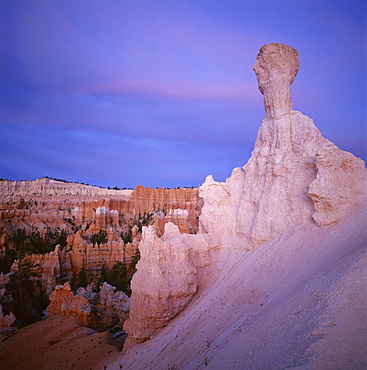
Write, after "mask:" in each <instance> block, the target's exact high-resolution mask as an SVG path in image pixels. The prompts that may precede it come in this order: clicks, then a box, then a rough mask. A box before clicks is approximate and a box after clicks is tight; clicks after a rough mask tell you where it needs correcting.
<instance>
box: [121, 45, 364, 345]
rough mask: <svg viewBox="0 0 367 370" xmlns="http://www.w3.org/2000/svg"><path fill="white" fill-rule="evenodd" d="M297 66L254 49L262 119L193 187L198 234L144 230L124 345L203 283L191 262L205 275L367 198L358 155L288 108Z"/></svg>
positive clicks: (285, 53) (290, 52) (276, 51)
mask: <svg viewBox="0 0 367 370" xmlns="http://www.w3.org/2000/svg"><path fill="white" fill-rule="evenodd" d="M298 68H299V61H298V53H297V52H296V50H294V49H293V48H291V47H289V46H286V45H283V44H269V45H265V46H263V47H262V48H261V49H260V52H259V54H258V56H257V61H256V63H255V65H254V70H255V73H256V77H257V80H258V83H259V90H260V91H261V93H262V94H263V95H264V106H265V118H264V120H263V122H262V124H261V126H260V129H259V132H258V135H257V139H256V143H255V148H254V151H253V152H252V156H251V158H250V160H249V161H248V163H247V164H246V165H245V166H244V167H243V168H236V169H234V170H233V172H232V175H231V176H230V177H229V178H228V179H227V180H226V181H225V182H216V181H214V179H213V177H212V176H208V177H207V178H206V180H205V183H204V184H203V185H202V186H201V187H200V189H199V194H200V196H201V197H202V198H203V200H204V206H203V208H202V210H201V216H200V220H199V234H198V235H185V236H183V235H178V230H177V228H174V227H173V226H169V227H168V228H167V229H166V231H165V234H164V235H163V236H162V238H161V239H158V238H157V237H156V236H155V234H154V230H153V229H152V228H149V229H148V230H145V232H144V233H143V240H142V242H141V244H140V246H139V249H140V251H141V260H140V261H139V263H138V266H137V273H136V274H135V275H134V278H133V281H132V291H133V293H132V298H131V311H130V318H129V320H128V321H127V322H126V323H125V330H126V331H127V333H128V334H129V337H128V339H127V342H126V345H127V346H129V345H132V344H134V343H137V342H141V341H144V340H146V339H148V338H151V337H152V335H154V333H156V331H157V330H159V329H160V328H162V327H163V326H165V325H166V324H167V322H168V321H169V320H170V319H172V318H173V317H174V316H176V315H177V314H178V313H179V311H180V310H182V309H183V308H184V307H185V305H186V304H187V303H188V302H189V301H190V299H192V296H193V295H194V294H195V291H196V290H197V289H200V288H201V287H202V286H203V285H205V284H207V283H208V279H209V278H208V277H207V276H205V275H204V274H203V269H202V268H201V267H199V266H198V264H200V265H201V266H205V265H206V263H208V261H211V262H213V263H212V264H211V265H210V269H208V271H211V272H213V271H214V270H215V269H216V268H217V269H220V268H221V266H224V265H223V261H224V260H225V259H226V258H227V257H228V256H229V255H230V253H231V250H236V253H237V254H238V251H241V250H243V251H244V252H245V251H247V250H251V249H254V248H257V247H259V246H260V245H261V244H263V243H265V242H267V241H269V240H271V239H273V238H274V237H276V236H278V235H280V234H281V233H283V232H285V231H286V230H288V229H291V228H294V227H295V226H297V225H314V224H315V223H316V224H317V225H319V226H327V225H329V224H331V223H335V222H338V220H339V219H340V218H341V217H342V216H344V215H345V214H347V213H348V212H349V211H351V210H352V209H353V206H355V205H356V204H358V203H360V202H362V201H363V200H364V199H366V197H367V189H366V183H367V170H366V168H365V166H364V163H363V161H361V160H360V159H358V158H355V157H354V156H353V155H352V154H350V153H346V152H343V151H342V150H340V149H338V148H336V147H335V145H334V144H332V143H331V142H330V141H329V140H327V139H325V138H323V137H322V135H321V133H320V131H319V130H318V129H317V128H316V126H315V125H314V123H313V121H312V120H311V119H310V118H309V117H307V116H304V115H303V114H301V113H300V112H297V111H293V110H292V109H291V108H292V103H291V100H290V84H291V83H292V82H293V80H294V78H295V76H296V74H297V71H298ZM213 254H214V255H215V256H214V257H213ZM166 256H167V259H166ZM168 257H169V259H168ZM198 261H200V263H199V262H198ZM209 263H210V262H209ZM213 275H214V274H212V276H213ZM214 279H215V277H214Z"/></svg>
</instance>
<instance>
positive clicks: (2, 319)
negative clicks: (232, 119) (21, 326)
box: [0, 304, 16, 333]
mask: <svg viewBox="0 0 367 370" xmlns="http://www.w3.org/2000/svg"><path fill="white" fill-rule="evenodd" d="M15 321H16V317H15V315H14V314H13V312H10V314H8V315H4V312H3V306H2V305H1V304H0V333H1V332H3V331H4V330H7V329H9V328H11V327H12V326H14V324H15Z"/></svg>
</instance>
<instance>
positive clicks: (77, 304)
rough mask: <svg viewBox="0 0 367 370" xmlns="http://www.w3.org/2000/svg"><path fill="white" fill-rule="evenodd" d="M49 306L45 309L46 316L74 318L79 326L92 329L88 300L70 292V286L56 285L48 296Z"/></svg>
mask: <svg viewBox="0 0 367 370" xmlns="http://www.w3.org/2000/svg"><path fill="white" fill-rule="evenodd" d="M49 299H50V304H49V306H48V307H47V314H48V316H55V315H61V316H71V315H72V316H75V318H76V319H77V320H78V321H79V322H80V324H81V325H84V326H91V327H93V326H94V324H95V322H94V317H93V315H92V306H91V304H90V303H89V301H88V299H87V298H86V297H84V296H83V295H79V294H75V295H74V293H73V291H72V290H71V287H70V284H69V283H68V282H67V283H65V284H64V285H57V286H56V288H55V290H54V291H53V292H52V293H51V294H50V297H49Z"/></svg>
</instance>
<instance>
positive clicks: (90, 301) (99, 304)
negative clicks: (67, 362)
mask: <svg viewBox="0 0 367 370" xmlns="http://www.w3.org/2000/svg"><path fill="white" fill-rule="evenodd" d="M92 288H93V286H92V285H89V286H88V287H87V288H79V289H78V290H77V291H76V293H75V294H74V293H73V291H72V290H71V287H70V284H69V283H68V282H67V283H65V284H64V285H58V286H56V288H55V290H54V291H53V292H52V293H51V294H50V297H49V298H50V304H49V306H48V307H47V313H48V316H55V315H61V316H74V317H75V318H76V319H77V320H78V322H79V323H80V324H81V325H83V326H88V327H90V328H98V329H100V330H101V329H104V330H105V329H107V328H108V327H110V326H112V325H114V324H116V322H119V323H120V325H122V324H123V323H124V322H125V320H126V319H127V318H128V315H129V307H130V305H129V300H130V299H129V297H128V296H127V295H126V294H125V293H123V292H120V291H116V288H114V287H112V286H111V285H109V284H107V283H104V284H102V286H101V290H100V292H99V293H96V292H93V291H92Z"/></svg>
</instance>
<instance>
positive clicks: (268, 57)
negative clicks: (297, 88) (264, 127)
mask: <svg viewBox="0 0 367 370" xmlns="http://www.w3.org/2000/svg"><path fill="white" fill-rule="evenodd" d="M253 69H254V71H255V74H256V78H257V82H258V84H259V90H260V92H261V93H262V94H263V95H264V106H265V113H266V117H267V118H271V119H279V118H281V117H284V116H285V115H287V114H289V113H290V111H291V110H292V103H291V93H290V86H291V84H292V83H293V81H294V79H295V77H296V75H297V73H298V70H299V60H298V52H297V50H295V49H293V48H292V47H290V46H287V45H283V44H267V45H264V46H263V47H262V48H261V49H260V51H259V54H258V55H257V58H256V62H255V64H254V66H253Z"/></svg>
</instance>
